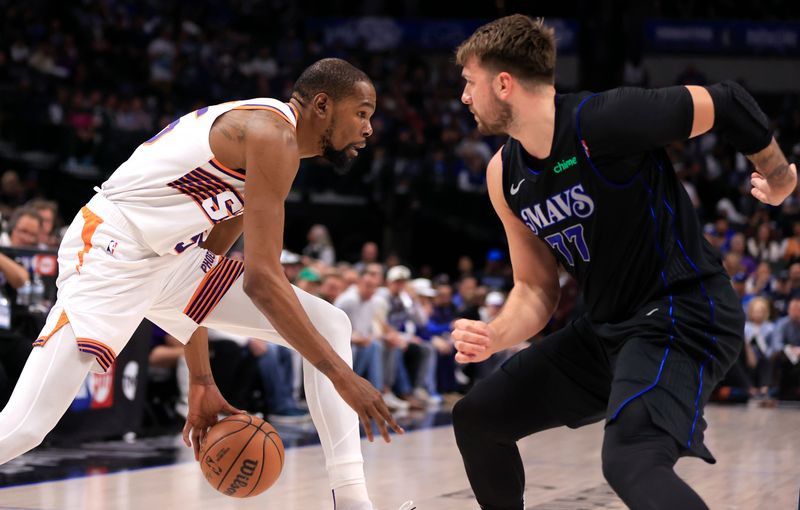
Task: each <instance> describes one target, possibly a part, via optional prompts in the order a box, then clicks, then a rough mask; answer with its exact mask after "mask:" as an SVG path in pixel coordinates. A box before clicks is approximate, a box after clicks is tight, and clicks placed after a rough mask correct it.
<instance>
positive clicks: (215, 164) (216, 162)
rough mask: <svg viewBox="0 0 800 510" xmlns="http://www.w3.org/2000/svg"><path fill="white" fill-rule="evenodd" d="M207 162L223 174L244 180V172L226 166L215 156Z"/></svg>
mask: <svg viewBox="0 0 800 510" xmlns="http://www.w3.org/2000/svg"><path fill="white" fill-rule="evenodd" d="M208 162H209V163H210V164H211V166H213V167H214V168H216V169H217V170H219V171H220V172H222V173H223V174H225V175H228V176H230V177H233V178H234V179H238V180H240V181H243V180H244V177H245V175H244V172H242V171H241V170H234V169H233V168H228V167H227V166H225V165H223V164H222V163H220V161H219V160H218V159H217V158H211V159H210V160H209V161H208Z"/></svg>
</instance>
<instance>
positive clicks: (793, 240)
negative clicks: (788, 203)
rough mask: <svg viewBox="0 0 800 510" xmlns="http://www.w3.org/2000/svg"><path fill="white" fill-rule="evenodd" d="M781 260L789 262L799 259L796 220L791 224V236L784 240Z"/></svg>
mask: <svg viewBox="0 0 800 510" xmlns="http://www.w3.org/2000/svg"><path fill="white" fill-rule="evenodd" d="M783 260H785V261H787V262H788V263H790V264H791V263H793V262H797V261H798V260H800V221H796V222H794V224H793V225H792V237H790V238H789V239H787V240H786V247H785V248H784V250H783Z"/></svg>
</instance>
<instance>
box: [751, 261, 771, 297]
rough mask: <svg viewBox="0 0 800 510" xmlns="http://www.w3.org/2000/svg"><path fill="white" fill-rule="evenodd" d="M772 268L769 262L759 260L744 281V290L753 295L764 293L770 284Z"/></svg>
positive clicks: (767, 290)
mask: <svg viewBox="0 0 800 510" xmlns="http://www.w3.org/2000/svg"><path fill="white" fill-rule="evenodd" d="M772 280H773V278H772V269H771V268H770V265H769V262H766V261H765V262H761V263H759V264H758V267H756V270H755V271H753V272H752V273H751V274H750V276H749V277H748V278H747V282H745V292H746V293H748V294H754V295H760V296H763V295H766V294H767V293H768V292H769V290H770V286H771V285H772Z"/></svg>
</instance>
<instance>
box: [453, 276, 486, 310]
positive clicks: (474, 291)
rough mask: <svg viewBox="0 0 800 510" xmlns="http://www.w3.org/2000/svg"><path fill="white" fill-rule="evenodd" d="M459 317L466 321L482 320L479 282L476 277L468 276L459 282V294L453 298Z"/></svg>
mask: <svg viewBox="0 0 800 510" xmlns="http://www.w3.org/2000/svg"><path fill="white" fill-rule="evenodd" d="M453 304H455V305H456V309H457V310H458V316H459V317H463V318H465V319H472V320H480V314H479V312H478V310H479V305H480V301H479V300H478V280H477V279H476V278H475V277H474V276H467V277H466V278H462V279H461V280H459V282H458V293H457V294H456V295H455V296H453Z"/></svg>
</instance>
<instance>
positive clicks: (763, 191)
mask: <svg viewBox="0 0 800 510" xmlns="http://www.w3.org/2000/svg"><path fill="white" fill-rule="evenodd" d="M785 172H786V175H784V176H782V177H781V178H780V179H772V180H769V179H767V178H766V177H764V176H763V175H761V173H759V172H753V174H752V175H751V176H750V184H751V185H752V186H753V189H752V190H750V193H751V194H752V195H753V196H754V197H756V198H757V199H758V200H760V201H761V202H764V203H765V204H769V205H780V204H781V203H782V202H783V201H784V200H785V199H786V197H788V196H789V195H791V194H792V193H793V192H794V189H795V187H796V186H797V167H796V166H795V164H794V163H792V164H790V165H789V166H788V168H787V169H785Z"/></svg>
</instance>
